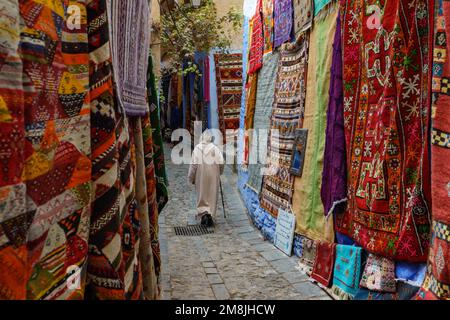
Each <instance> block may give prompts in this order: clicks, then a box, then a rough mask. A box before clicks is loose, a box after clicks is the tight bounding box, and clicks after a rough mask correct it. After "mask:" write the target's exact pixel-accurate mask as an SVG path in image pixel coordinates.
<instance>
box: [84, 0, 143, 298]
mask: <svg viewBox="0 0 450 320" xmlns="http://www.w3.org/2000/svg"><path fill="white" fill-rule="evenodd" d="M105 2H106V1H104V0H96V1H92V2H90V4H89V6H88V12H87V14H88V17H89V26H88V30H92V33H91V34H90V35H89V36H90V39H91V41H90V46H89V49H90V52H89V58H90V70H89V71H90V88H91V90H90V99H91V148H92V157H93V160H92V162H93V166H92V188H93V192H94V195H93V199H94V200H93V203H92V206H91V219H90V226H89V258H88V259H89V260H88V261H89V264H88V267H87V275H86V278H87V281H86V283H87V284H86V293H85V298H86V299H89V300H108V299H121V300H123V299H141V298H142V297H143V293H144V292H143V290H144V288H143V282H142V280H143V279H142V274H140V271H139V269H138V268H136V266H137V265H139V264H141V263H149V261H148V259H147V257H148V256H147V257H142V258H145V259H146V260H142V259H141V255H140V252H141V251H140V246H139V244H140V240H141V232H142V230H140V228H144V227H145V226H144V225H141V222H140V218H139V217H140V212H139V207H138V204H137V199H136V185H135V182H136V175H137V174H138V173H137V159H136V150H135V141H134V138H135V134H134V132H135V130H136V127H135V126H134V124H133V122H130V121H129V119H128V117H126V116H125V115H123V114H122V115H121V114H120V113H119V109H120V106H119V105H118V103H117V99H115V96H114V95H113V83H112V63H111V53H110V51H109V50H107V49H106V50H105V48H109V39H108V36H107V33H106V35H105V34H104V33H103V32H104V31H105V30H106V29H107V25H108V24H107V23H108V22H107V21H103V20H102V19H101V17H104V15H105V14H106V6H105ZM109 5H111V4H110V3H108V6H109ZM99 22H101V24H100V26H99V25H98V24H99ZM98 39H101V41H94V40H98ZM146 58H148V57H146ZM145 72H146V70H145ZM144 81H145V80H144ZM139 174H140V175H142V174H143V173H142V172H141V173H139ZM141 260H142V261H141ZM143 270H151V266H148V267H145V268H143Z"/></svg>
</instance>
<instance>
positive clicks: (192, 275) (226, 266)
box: [159, 144, 331, 300]
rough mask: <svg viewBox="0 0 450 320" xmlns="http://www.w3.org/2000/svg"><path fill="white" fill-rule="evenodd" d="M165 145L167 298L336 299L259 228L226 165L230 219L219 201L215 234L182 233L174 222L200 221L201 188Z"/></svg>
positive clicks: (163, 245) (162, 231) (163, 281)
mask: <svg viewBox="0 0 450 320" xmlns="http://www.w3.org/2000/svg"><path fill="white" fill-rule="evenodd" d="M170 152H171V149H170V147H169V145H167V144H166V145H165V153H166V159H167V172H168V175H169V190H170V195H169V198H170V201H169V203H168V204H167V207H166V208H165V209H164V211H163V213H162V215H161V217H160V220H159V221H160V241H161V256H162V263H163V268H162V275H161V285H162V289H163V293H162V298H163V299H187V300H197V299H218V300H223V299H261V300H265V299H297V300H304V299H314V300H318V299H323V300H328V299H331V298H329V296H328V295H327V294H326V293H325V292H324V291H323V290H322V289H320V288H319V287H318V286H316V285H315V284H313V283H312V282H310V281H309V280H308V278H307V277H306V276H305V275H303V274H302V273H300V272H299V271H298V270H296V268H295V267H296V261H297V259H298V258H296V257H290V258H289V257H287V256H286V255H284V254H283V253H282V252H281V251H278V249H276V248H275V247H274V246H273V245H272V244H271V243H269V242H267V241H264V239H263V238H262V235H261V233H260V232H259V231H258V230H257V229H256V228H254V227H253V225H252V223H251V221H250V220H249V218H248V217H247V214H246V212H245V208H244V205H243V203H242V201H241V199H240V197H239V194H238V191H237V188H236V179H237V176H236V175H235V174H234V173H233V172H232V170H231V168H230V167H228V166H227V167H226V168H225V172H224V174H223V176H222V178H221V179H222V185H223V192H224V200H225V211H226V215H227V217H226V219H225V218H224V216H223V208H222V203H221V201H219V208H218V211H217V214H218V221H217V225H216V227H215V230H214V233H213V234H208V235H202V236H176V235H175V231H174V227H176V226H186V225H191V224H194V223H195V222H194V221H193V218H192V217H193V216H194V213H195V190H194V187H193V186H192V185H189V184H188V183H187V172H188V166H187V165H174V164H173V163H172V162H171V161H170Z"/></svg>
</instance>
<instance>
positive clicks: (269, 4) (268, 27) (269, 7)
mask: <svg viewBox="0 0 450 320" xmlns="http://www.w3.org/2000/svg"><path fill="white" fill-rule="evenodd" d="M262 14H263V31H264V55H266V54H268V53H271V52H272V49H273V23H274V17H273V0H262Z"/></svg>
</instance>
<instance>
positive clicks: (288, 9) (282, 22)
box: [273, 0, 294, 48]
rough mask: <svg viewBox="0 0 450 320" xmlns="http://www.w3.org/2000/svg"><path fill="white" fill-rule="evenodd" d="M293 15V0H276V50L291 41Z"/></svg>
mask: <svg viewBox="0 0 450 320" xmlns="http://www.w3.org/2000/svg"><path fill="white" fill-rule="evenodd" d="M293 15H294V8H293V6H292V0H275V2H274V10H273V16H274V47H275V48H277V47H279V46H281V45H282V44H283V43H285V42H287V41H289V40H290V39H291V29H292V23H293V22H292V19H293Z"/></svg>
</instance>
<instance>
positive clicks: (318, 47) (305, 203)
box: [292, 5, 338, 243]
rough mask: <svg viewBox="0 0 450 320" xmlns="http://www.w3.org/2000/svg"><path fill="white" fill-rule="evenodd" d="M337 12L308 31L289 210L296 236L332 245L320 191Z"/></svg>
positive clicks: (329, 226) (331, 232) (331, 229)
mask: <svg viewBox="0 0 450 320" xmlns="http://www.w3.org/2000/svg"><path fill="white" fill-rule="evenodd" d="M337 15H338V8H337V6H336V5H335V6H334V10H333V11H331V12H330V14H328V15H325V16H323V17H320V19H318V18H316V19H315V20H314V26H313V28H312V29H311V34H310V44H309V46H310V47H309V60H308V78H307V81H306V83H307V88H306V101H305V106H306V107H305V119H304V121H303V128H304V129H307V130H308V142H307V146H306V153H305V164H304V169H303V175H302V176H301V177H296V178H295V183H294V196H293V201H292V207H293V208H294V214H295V216H296V218H297V226H296V233H299V234H302V235H305V236H307V237H309V238H311V239H314V240H322V241H326V242H331V243H332V242H334V230H333V219H332V218H328V219H327V218H326V217H325V216H324V208H323V204H322V200H321V194H320V188H321V185H322V170H323V161H324V150H325V132H326V122H327V109H328V104H329V100H330V99H329V97H330V96H329V91H330V69H331V62H332V58H333V42H334V38H335V32H336V19H337Z"/></svg>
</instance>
